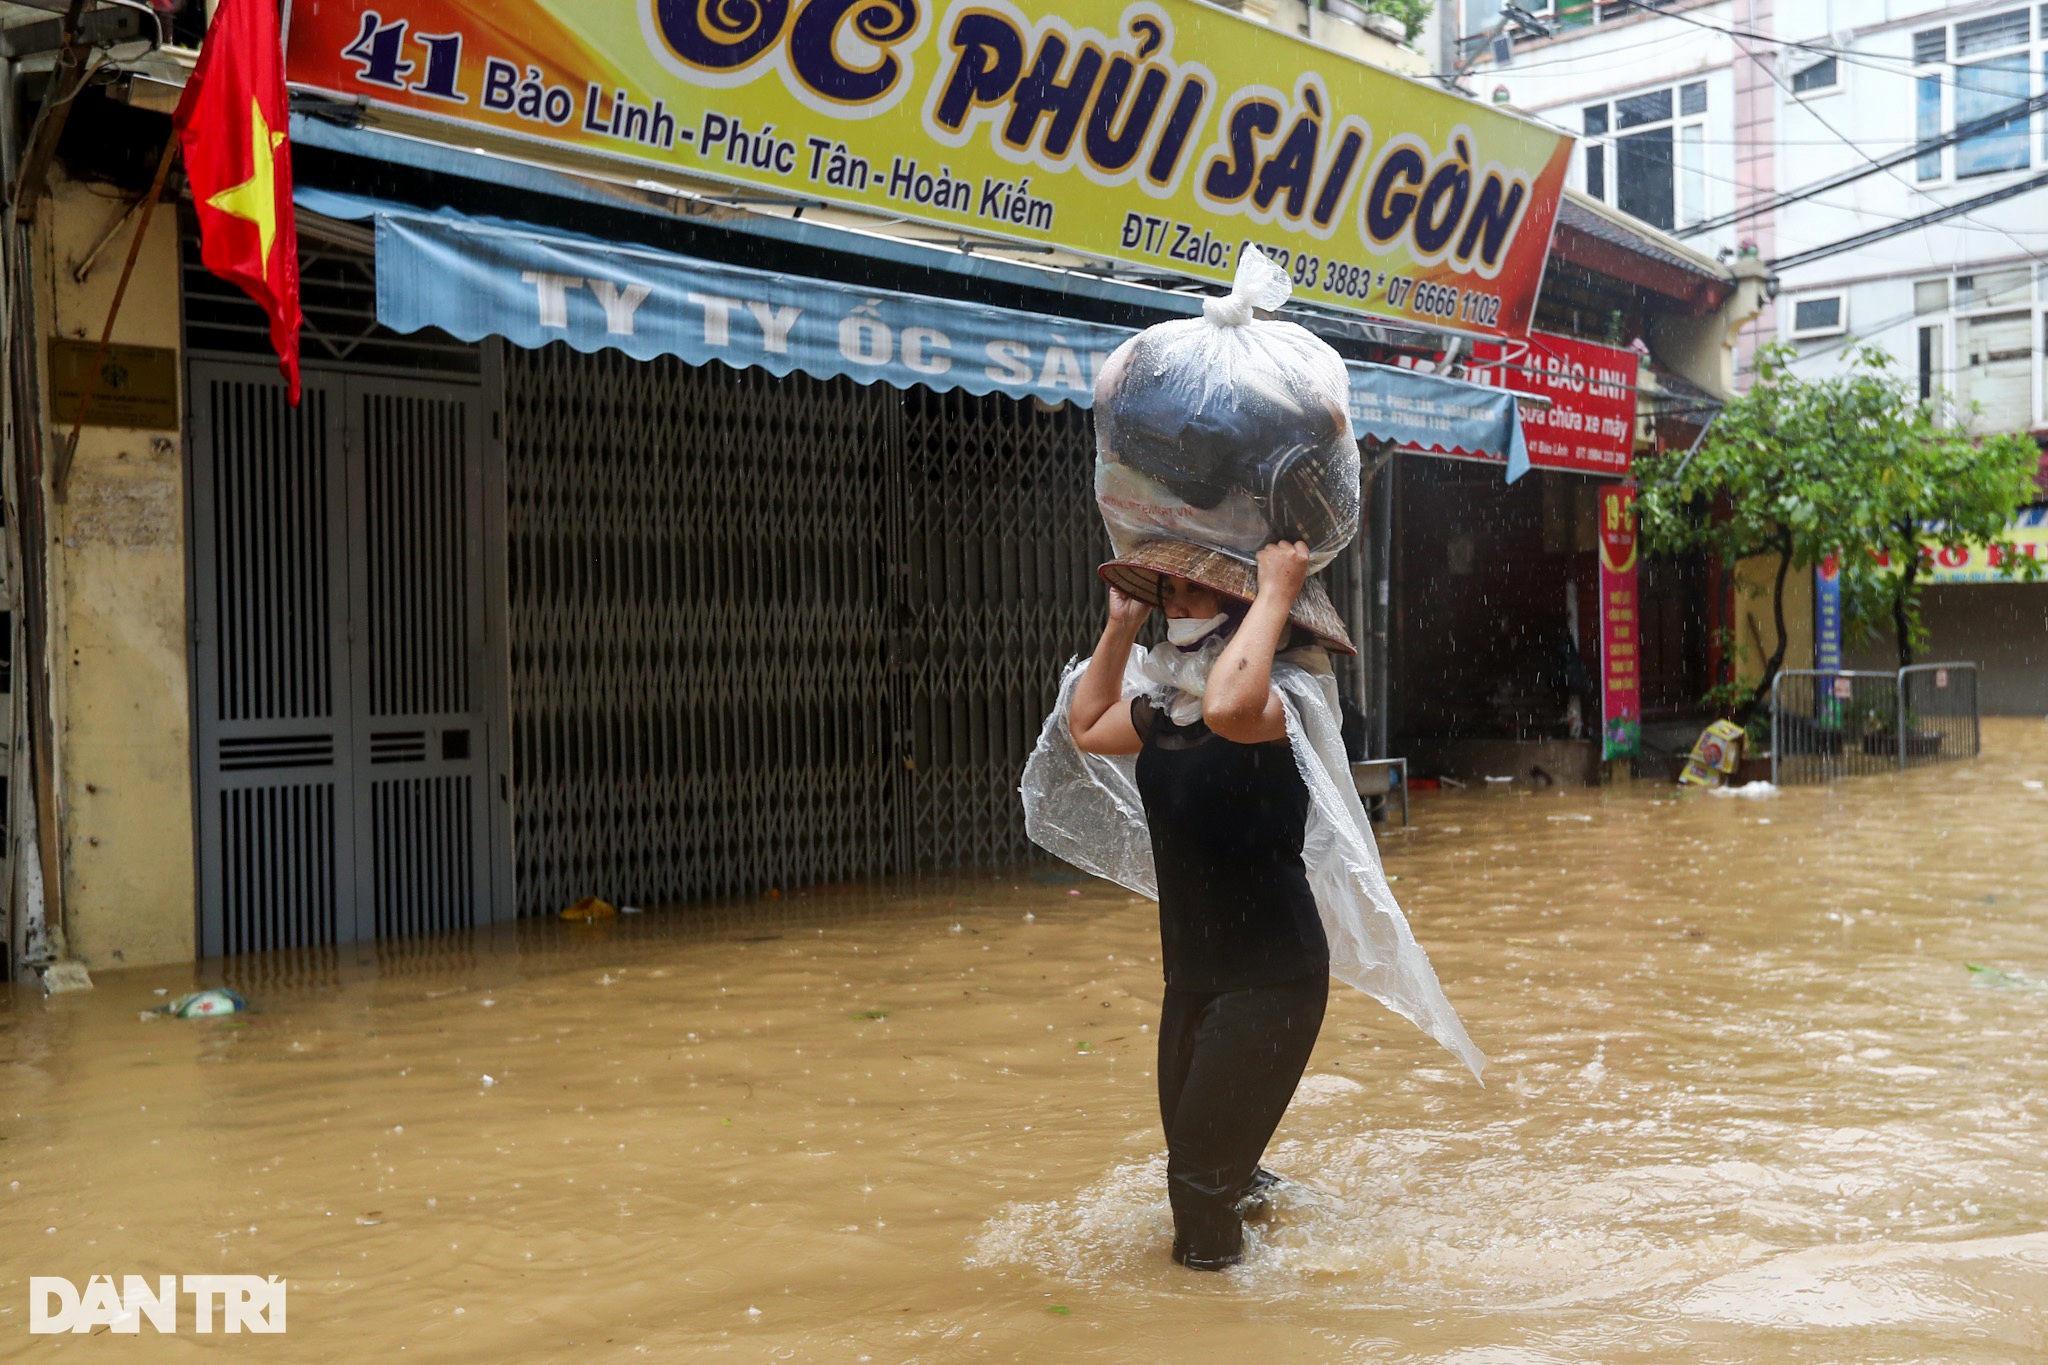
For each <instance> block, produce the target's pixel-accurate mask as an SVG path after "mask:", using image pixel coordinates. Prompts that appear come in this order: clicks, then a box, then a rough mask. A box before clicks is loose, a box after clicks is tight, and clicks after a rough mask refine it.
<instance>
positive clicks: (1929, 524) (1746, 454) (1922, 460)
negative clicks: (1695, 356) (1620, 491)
mask: <svg viewBox="0 0 2048 1365" xmlns="http://www.w3.org/2000/svg"><path fill="white" fill-rule="evenodd" d="M1796 359H1797V352H1796V351H1794V350H1793V349H1792V348H1791V347H1789V346H1784V345H1776V346H1769V347H1766V348H1764V349H1763V350H1762V351H1760V352H1759V353H1758V355H1757V373H1756V382H1755V384H1754V385H1753V386H1752V387H1751V388H1750V390H1749V391H1748V392H1747V393H1745V394H1742V395H1741V396H1740V397H1738V398H1735V399H1732V400H1731V401H1730V402H1729V404H1728V406H1727V407H1726V408H1724V409H1722V412H1721V415H1720V417H1719V419H1718V420H1717V421H1716V422H1715V423H1714V426H1713V428H1712V430H1711V431H1710V432H1709V433H1708V435H1707V438H1706V439H1705V441H1704V442H1702V443H1701V445H1700V447H1699V449H1698V450H1697V451H1696V452H1694V453H1693V454H1691V455H1690V456H1688V455H1687V454H1686V452H1684V451H1669V452H1666V453H1664V454H1662V455H1657V456H1651V457H1648V458H1645V459H1642V460H1638V461H1637V462H1636V477H1637V480H1638V482H1639V485H1640V489H1639V492H1638V493H1637V497H1636V508H1637V512H1638V515H1639V516H1640V518H1641V525H1642V535H1643V541H1644V545H1645V547H1646V548H1647V549H1649V550H1650V551H1651V552H1652V553H1657V554H1669V553H1677V552H1683V551H1694V550H1697V551H1704V552H1706V553H1708V554H1713V555H1716V556H1718V557H1719V558H1720V559H1721V561H1722V563H1724V564H1726V565H1728V566H1729V567H1731V568H1732V567H1733V566H1734V565H1735V564H1736V563H1737V562H1738V561H1740V560H1743V559H1748V558H1751V557H1753V556H1759V555H1775V556H1777V571H1776V576H1775V578H1774V580H1773V582H1772V585H1771V588H1770V597H1771V621H1772V625H1773V627H1774V629H1775V632H1776V634H1775V637H1774V643H1773V645H1772V649H1771V654H1770V657H1769V658H1768V659H1767V660H1765V663H1764V670H1763V675H1762V677H1761V679H1760V680H1759V681H1758V683H1757V686H1756V687H1755V688H1754V689H1752V690H1751V691H1750V692H1749V693H1748V694H1747V696H1739V695H1738V696H1724V697H1723V698H1722V700H1723V701H1724V702H1726V703H1728V704H1730V708H1731V709H1732V710H1733V711H1734V713H1735V715H1736V717H1737V718H1738V719H1739V720H1741V721H1743V722H1744V723H1747V722H1748V721H1749V719H1750V717H1751V716H1752V715H1754V714H1755V712H1756V710H1757V708H1758V707H1759V706H1760V705H1761V704H1762V703H1763V701H1764V699H1765V698H1767V697H1768V696H1769V695H1770V690H1771V682H1772V680H1773V679H1774V678H1776V676H1777V674H1778V671H1779V669H1781V668H1782V667H1784V663H1785V645H1786V630H1785V585H1786V583H1787V581H1788V580H1789V578H1790V576H1791V575H1792V574H1793V573H1795V572H1807V571H1810V570H1811V569H1812V568H1813V566H1814V565H1815V564H1818V563H1820V562H1821V561H1822V560H1823V559H1825V558H1826V557H1828V556H1829V555H1834V556H1836V557H1837V559H1838V561H1839V563H1840V564H1841V582H1842V604H1843V615H1844V621H1845V624H1846V626H1847V628H1848V629H1849V630H1850V631H1851V632H1852V633H1854V634H1857V635H1869V634H1871V633H1874V632H1875V631H1876V630H1877V629H1879V628H1880V627H1881V625H1882V624H1889V625H1890V627H1891V628H1892V630H1893V632H1894V633H1895V635H1896V637H1897V641H1898V649H1899V659H1900V662H1901V664H1902V665H1903V664H1905V663H1910V662H1911V661H1912V655H1913V652H1914V650H1915V649H1916V648H1923V647H1924V646H1925V640H1926V632H1925V629H1924V627H1923V626H1922V625H1921V622H1920V585H1921V583H1922V582H1923V579H1922V577H1921V575H1922V572H1923V568H1922V554H1923V547H1929V548H1939V547H1942V546H1954V545H1965V544H1971V543H1977V544H1986V543H1997V542H1998V540H1999V538H2000V536H2001V535H2002V534H2003V533H2004V531H2005V529H2006V528H2007V527H2008V526H2009V525H2010V524H2011V521H2012V515H2013V513H2014V512H2015V511H2016V510H2017V509H2018V508H2019V507H2021V506H2022V505H2024V504H2025V503H2026V502H2027V501H2029V500H2030V499H2031V498H2032V497H2033V495H2034V482H2033V477H2034V472H2035V470H2036V468H2037V467H2038V465H2039V462H2040V451H2039V449H2038V448H2037V447H2036V446H2035V445H2034V443H2033V442H2032V441H2031V440H2029V439H2028V438H2026V437H2024V436H2010V435H2007V436H1993V437H1989V438H1985V439H1982V440H1979V439H1976V438H1973V437H1972V436H1970V435H1969V433H1968V432H1967V431H1965V430H1963V429H1962V428H1961V427H1959V426H1956V425H1944V423H1943V422H1942V413H1941V412H1940V410H1939V409H1938V407H1937V406H1936V405H1935V404H1932V403H1928V402H1923V401H1921V400H1920V399H1919V398H1918V397H1917V396H1916V395H1915V394H1914V393H1913V392H1912V390H1911V389H1909V388H1908V386H1907V384H1906V382H1905V381H1904V380H1903V379H1901V378H1900V377H1899V376H1898V375H1897V374H1896V373H1895V372H1894V371H1893V370H1892V368H1891V358H1890V357H1889V356H1887V355H1886V354H1885V353H1884V352H1883V351H1881V350H1879V349H1877V348H1876V347H1874V346H1857V347H1854V348H1852V349H1851V351H1850V352H1849V354H1848V356H1847V357H1846V359H1847V362H1848V363H1847V364H1846V366H1845V367H1844V368H1843V370H1842V371H1841V372H1840V373H1838V374H1832V375H1826V376H1822V377H1818V378H1804V377H1801V376H1799V375H1796V374H1794V373H1793V372H1792V370H1791V365H1792V363H1793V361H1794V360H1796ZM2000 554H2001V558H2002V569H2003V571H2004V572H2005V573H2007V574H2010V575H2015V576H2023V577H2028V578H2035V577H2038V576H2039V575H2040V572H2041V567H2040V565H2039V564H2037V563H2035V562H2034V561H2033V559H2032V558H2031V557H2027V556H2022V555H2020V554H2018V552H2017V551H2015V550H2014V549H2013V547H2012V546H2011V545H2010V544H2004V545H2001V546H2000ZM1881 556H1888V557H1889V563H1886V562H1884V561H1883V560H1882V559H1881V558H1880V557H1881ZM1891 566H1902V567H1901V568H1894V567H1891Z"/></svg>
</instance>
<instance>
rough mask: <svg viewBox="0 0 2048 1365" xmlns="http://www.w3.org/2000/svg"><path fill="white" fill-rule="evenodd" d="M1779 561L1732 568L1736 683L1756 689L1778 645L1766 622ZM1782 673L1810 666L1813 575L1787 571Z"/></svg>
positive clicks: (1769, 558) (1759, 561)
mask: <svg viewBox="0 0 2048 1365" xmlns="http://www.w3.org/2000/svg"><path fill="white" fill-rule="evenodd" d="M1777 574H1778V557H1777V556H1776V555H1761V556H1758V557H1757V558H1755V559H1745V560H1743V561H1742V563H1740V564H1739V565H1737V566H1736V569H1735V620H1734V623H1733V624H1734V627H1735V635H1736V645H1737V648H1736V652H1735V660H1736V664H1735V679H1736V681H1737V682H1738V683H1740V684H1741V685H1742V686H1744V687H1754V686H1756V682H1757V679H1759V678H1761V677H1762V676H1763V673H1764V664H1765V663H1767V662H1768V661H1769V660H1770V657H1771V649H1772V647H1773V645H1774V644H1775V643H1776V640H1777V628H1776V627H1775V626H1774V625H1773V624H1772V620H1771V587H1772V584H1773V583H1774V582H1775V581H1776V579H1777ZM1784 666H1785V667H1786V668H1812V667H1813V570H1811V569H1807V570H1805V571H1803V572H1802V571H1800V570H1798V569H1794V570H1792V572H1791V573H1789V574H1788V575H1786V578H1785V664H1784Z"/></svg>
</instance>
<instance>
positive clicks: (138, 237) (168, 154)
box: [50, 128, 178, 502]
mask: <svg viewBox="0 0 2048 1365" xmlns="http://www.w3.org/2000/svg"><path fill="white" fill-rule="evenodd" d="M177 159H178V130H177V129H175V128H173V129H172V130H171V136H170V140H169V141H168V142H166V143H164V154H163V156H162V158H161V159H160V160H158V162H157V163H156V179H155V180H154V181H153V182H151V184H150V187H149V193H148V194H147V195H145V196H144V197H143V200H142V221H141V222H139V223H137V224H136V225H135V237H134V240H132V241H130V242H129V243H128V259H127V261H126V262H124V263H123V264H122V266H121V281H120V283H119V284H116V285H115V286H114V302H113V303H112V305H110V306H109V307H108V309H107V323H106V326H104V327H102V328H101V329H100V346H99V350H98V351H97V352H95V353H94V355H93V359H92V368H91V369H89V370H87V371H86V373H85V392H83V393H81V394H80V395H79V396H78V412H77V414H76V416H75V417H74V418H73V420H72V423H71V439H70V440H69V441H68V442H66V443H65V446H64V449H63V450H62V451H61V452H60V453H59V454H58V456H57V464H56V467H55V468H54V469H52V470H51V471H50V494H51V496H52V497H54V498H55V499H56V500H57V501H58V502H63V501H64V496H65V489H66V486H67V485H68V484H69V483H70V481H71V461H72V460H73V459H74V458H76V457H77V455H78V438H79V435H80V433H81V432H82V431H83V430H84V429H85V419H86V417H87V416H88V415H89V414H90V413H91V412H92V400H93V395H94V393H95V392H96V391H97V390H98V388H99V381H100V370H101V369H102V367H104V366H105V365H106V363H107V346H108V344H109V343H110V342H112V341H113V339H114V319H115V318H117V317H119V316H120V315H121V301H122V300H123V299H124V298H126V297H127V295H128V279H129V277H130V276H132V275H133V274H134V273H135V260H136V257H138V256H140V255H141V254H142V242H143V239H144V238H145V237H147V236H148V235H149V219H150V215H151V214H153V213H155V212H156V205H157V201H158V200H159V199H161V198H163V193H164V183H165V182H166V181H167V180H169V179H170V176H171V163H172V162H174V161H176V160H177Z"/></svg>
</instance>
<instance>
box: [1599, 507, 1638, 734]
mask: <svg viewBox="0 0 2048 1365" xmlns="http://www.w3.org/2000/svg"><path fill="white" fill-rule="evenodd" d="M1635 501H1636V491H1635V489H1633V488H1631V487H1628V486H1627V485H1624V484H1616V485H1614V486H1612V487H1608V488H1603V489H1601V490H1600V715H1601V727H1600V735H1601V756H1602V757H1603V758H1629V757H1632V756H1633V755H1634V754H1636V753H1637V752H1638V751H1639V750H1640V749H1641V748H1642V744H1643V693H1642V674H1641V670H1640V668H1639V664H1640V663H1641V654H1640V649H1641V635H1640V632H1639V631H1638V629H1637V627H1638V626H1639V625H1640V620H1639V613H1638V612H1637V609H1636V509H1635Z"/></svg>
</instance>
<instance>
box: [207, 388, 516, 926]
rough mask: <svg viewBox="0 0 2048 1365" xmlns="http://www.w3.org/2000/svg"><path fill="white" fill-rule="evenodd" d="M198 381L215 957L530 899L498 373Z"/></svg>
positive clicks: (471, 916)
mask: <svg viewBox="0 0 2048 1365" xmlns="http://www.w3.org/2000/svg"><path fill="white" fill-rule="evenodd" d="M189 382H190V412H191V436H192V440H191V457H192V458H191V485H190V486H191V489H192V570H193V578H192V581H193V599H194V613H193V624H194V629H193V636H192V650H193V678H194V681H195V684H196V687H195V693H194V706H195V710H196V716H195V720H196V726H195V736H196V744H197V751H198V752H197V768H198V797H199V822H198V823H199V906H200V912H199V920H200V922H199V951H200V954H201V955H202V956H206V957H213V956H218V955H221V954H224V953H244V952H260V951H265V950H269V949H277V948H293V947H303V946H311V945H319V944H331V943H341V942H349V941H352V940H358V939H372V938H375V939H386V938H396V937H402V936H406V935H412V934H421V933H430V932H434V931H438V930H447V929H459V928H466V927H469V926H472V925H476V924H482V923H487V922H489V921H491V920H493V919H497V918H509V917H510V916H511V913H512V907H511V899H510V896H509V895H508V894H505V891H506V882H507V880H508V878H507V877H506V874H505V869H507V868H508V867H509V862H510V860H509V849H508V848H507V846H506V845H507V842H508V839H509V835H508V832H507V831H508V828H509V822H508V821H507V820H506V818H505V810H506V799H507V795H508V793H507V792H506V791H505V784H504V780H503V765H502V763H501V762H500V758H499V756H500V754H501V752H502V750H503V747H504V741H505V735H504V726H505V719H504V700H503V699H504V695H505V693H504V669H503V664H502V660H503V657H504V648H503V643H502V641H503V633H502V629H503V628H502V622H501V621H500V620H499V619H497V618H498V612H497V610H496V609H495V608H494V604H493V600H492V599H493V585H494V583H502V578H501V576H500V575H499V574H498V573H497V572H496V571H495V565H496V563H497V561H498V555H496V554H494V553H492V550H491V546H492V535H491V532H492V529H493V527H492V525H490V524H487V523H488V521H489V520H491V519H487V515H486V507H487V505H488V504H489V501H490V499H489V490H490V488H491V487H492V485H494V484H496V485H497V486H498V487H500V488H501V487H502V483H501V482H499V480H498V478H497V477H496V473H497V470H496V466H497V463H498V456H497V444H496V442H495V441H494V440H493V439H491V438H490V433H489V432H488V430H487V421H488V413H489V409H488V407H487V405H486V403H485V399H484V389H483V386H482V385H481V384H479V383H476V382H467V383H465V382H461V381H458V380H451V379H445V378H437V379H434V380H432V381H424V382H423V381H420V380H415V379H406V378H399V377H394V376H388V375H382V374H373V373H358V372H353V371H343V370H338V369H320V368H308V370H307V371H306V374H305V382H304V395H303V400H302V402H301V405H300V406H299V407H298V408H296V409H294V408H292V407H290V406H289V405H288V404H287V402H286V395H285V390H284V386H283V384H282V382H281V381H280V380H279V378H278V376H277V372H276V369H275V368H274V367H273V366H270V365H266V364H262V363H245V362H239V361H227V360H210V359H209V360H199V359H195V360H194V361H193V362H192V364H191V370H190V381H189ZM500 500H501V501H502V495H501V497H500ZM497 596H498V598H499V600H500V601H501V600H502V589H501V588H500V589H498V591H497ZM494 642H495V643H494Z"/></svg>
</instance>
